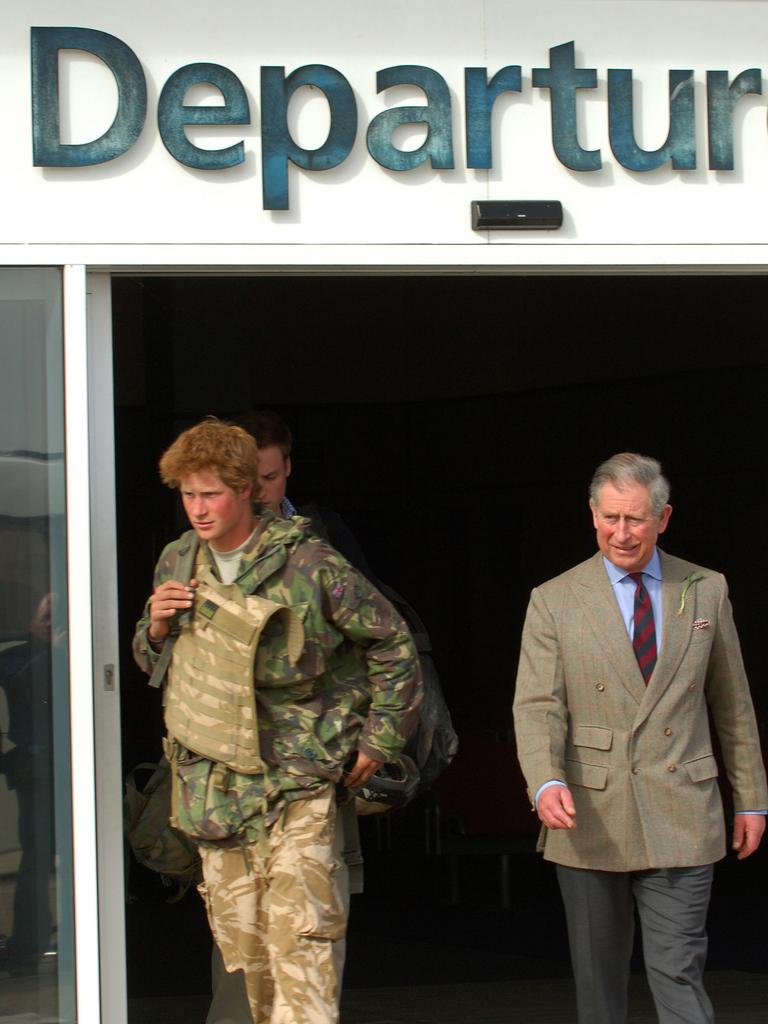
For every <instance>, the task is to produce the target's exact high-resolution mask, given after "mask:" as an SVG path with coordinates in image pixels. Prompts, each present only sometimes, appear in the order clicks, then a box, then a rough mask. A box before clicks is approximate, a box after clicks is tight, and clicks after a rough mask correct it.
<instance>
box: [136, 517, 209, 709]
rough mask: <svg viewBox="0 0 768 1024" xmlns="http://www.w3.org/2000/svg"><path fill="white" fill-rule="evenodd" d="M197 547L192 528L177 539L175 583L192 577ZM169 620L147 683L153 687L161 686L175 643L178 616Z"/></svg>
mask: <svg viewBox="0 0 768 1024" xmlns="http://www.w3.org/2000/svg"><path fill="white" fill-rule="evenodd" d="M199 547H200V541H199V540H198V536H197V534H196V533H195V531H194V530H187V532H186V533H183V534H182V535H181V538H180V540H179V557H178V558H177V560H176V567H175V569H174V572H173V578H174V579H175V580H176V582H177V583H184V584H185V585H186V584H187V583H189V581H190V580H191V579H192V573H193V570H194V567H195V559H196V557H197V549H198V548H199ZM171 621H172V625H171V632H170V633H169V634H168V636H167V637H166V639H165V643H164V644H163V648H162V650H161V651H160V657H159V658H158V659H157V661H156V662H155V667H154V669H153V670H152V675H151V676H150V679H149V685H150V686H154V687H155V689H157V688H158V687H159V686H161V685H162V683H163V680H164V679H165V676H166V673H167V671H168V666H169V665H170V663H171V656H172V654H173V648H174V645H175V644H176V637H177V636H178V635H179V621H178V616H174V618H173V619H172V620H171Z"/></svg>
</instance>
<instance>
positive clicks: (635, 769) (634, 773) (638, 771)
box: [632, 768, 640, 775]
mask: <svg viewBox="0 0 768 1024" xmlns="http://www.w3.org/2000/svg"><path fill="white" fill-rule="evenodd" d="M632 774H633V775H639V774H640V769H639V768H633V769H632Z"/></svg>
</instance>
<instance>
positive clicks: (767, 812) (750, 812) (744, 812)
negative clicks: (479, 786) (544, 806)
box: [542, 786, 768, 814]
mask: <svg viewBox="0 0 768 1024" xmlns="http://www.w3.org/2000/svg"><path fill="white" fill-rule="evenodd" d="M543 788H544V787H543V786H542V789H543ZM736 814H768V811H736Z"/></svg>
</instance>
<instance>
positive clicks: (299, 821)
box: [199, 790, 346, 1024]
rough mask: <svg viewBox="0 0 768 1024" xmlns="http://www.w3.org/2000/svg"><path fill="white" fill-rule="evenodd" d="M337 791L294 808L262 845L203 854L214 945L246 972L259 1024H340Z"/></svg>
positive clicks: (232, 966) (230, 965)
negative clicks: (336, 950) (335, 959)
mask: <svg viewBox="0 0 768 1024" xmlns="http://www.w3.org/2000/svg"><path fill="white" fill-rule="evenodd" d="M335 815H336V804H335V799H334V794H333V791H332V790H331V791H329V792H328V794H326V795H325V796H322V797H317V798H314V799H308V800H295V801H293V802H291V803H289V804H287V805H286V808H285V811H284V812H283V814H282V815H281V817H280V818H279V819H278V821H276V822H275V824H274V825H273V826H272V828H271V829H270V830H269V832H268V833H267V836H266V838H265V845H264V846H263V847H262V846H260V845H258V844H255V843H254V844H249V845H246V846H242V847H241V846H235V847H217V846H215V845H213V844H211V845H206V846H201V848H200V854H201V858H202V862H203V883H202V884H201V885H200V886H199V891H200V894H201V896H202V897H203V900H204V902H205V905H206V909H207V912H208V921H209V924H210V926H211V931H212V932H213V937H214V939H215V941H216V943H217V945H218V946H219V949H220V950H221V954H222V958H223V960H224V964H225V966H226V968H227V970H228V971H236V970H242V971H243V972H244V975H245V986H246V990H247V993H248V1002H249V1005H250V1008H251V1015H252V1017H253V1020H254V1024H335V1022H336V1021H337V1019H338V1009H337V1000H336V989H337V978H336V971H335V968H334V963H333V952H332V945H333V941H334V940H336V939H339V938H340V937H341V936H342V935H343V934H344V931H345V928H346V914H345V913H344V908H343V906H342V903H341V899H340V896H339V892H338V887H337V884H336V872H337V870H338V867H339V862H338V860H337V859H336V858H335V856H334V853H333V835H334V822H335Z"/></svg>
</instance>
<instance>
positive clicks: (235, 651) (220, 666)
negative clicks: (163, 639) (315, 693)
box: [165, 557, 304, 775]
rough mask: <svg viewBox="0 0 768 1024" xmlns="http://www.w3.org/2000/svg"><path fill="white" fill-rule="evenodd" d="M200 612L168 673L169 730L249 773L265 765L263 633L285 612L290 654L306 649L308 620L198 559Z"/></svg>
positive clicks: (212, 758)
mask: <svg viewBox="0 0 768 1024" xmlns="http://www.w3.org/2000/svg"><path fill="white" fill-rule="evenodd" d="M196 576H197V581H198V586H197V590H196V592H195V600H194V614H193V615H191V616H190V620H189V622H188V623H187V624H186V625H185V626H184V627H183V628H182V630H181V632H180V634H179V636H178V639H177V640H176V644H175V647H174V650H173V662H172V669H171V672H170V673H169V676H168V688H167V693H166V708H165V724H166V727H167V729H168V734H169V736H170V737H172V738H173V739H175V740H177V741H178V742H179V743H181V744H182V745H183V746H184V747H186V748H187V749H188V750H189V751H192V752H193V753H194V754H197V755H200V756H202V757H204V758H207V759H208V760H210V761H213V762H216V763H217V764H221V765H225V766H226V767H227V768H229V769H231V770H232V771H235V772H240V773H242V774H244V775H258V774H260V773H262V772H263V770H264V766H263V762H262V760H261V754H260V750H259V730H258V720H257V714H256V700H255V693H254V661H255V658H256V648H257V647H258V644H259V640H260V638H261V634H262V631H263V630H264V627H265V626H266V625H267V623H268V622H269V621H270V619H271V618H272V617H273V616H275V615H276V616H279V617H280V619H281V620H282V621H281V625H282V627H283V629H284V632H285V637H286V640H287V648H288V656H289V659H290V661H291V663H292V664H295V663H296V661H297V660H298V658H299V657H300V655H301V652H302V649H303V646H304V628H303V625H302V622H301V620H300V619H299V618H298V617H297V616H296V615H295V614H294V612H293V611H291V609H290V608H286V607H284V606H283V605H279V604H275V603H274V602H273V601H268V600H267V599H266V598H263V597H254V596H252V595H251V596H247V595H244V594H243V592H242V591H241V589H240V588H239V587H238V586H237V584H235V583H231V584H224V583H220V582H219V581H218V580H217V579H216V578H215V576H214V575H213V573H212V571H211V567H210V566H209V565H207V564H205V562H203V561H201V559H200V558H199V557H198V560H197V566H196Z"/></svg>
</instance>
